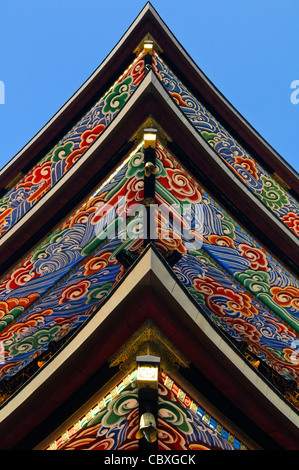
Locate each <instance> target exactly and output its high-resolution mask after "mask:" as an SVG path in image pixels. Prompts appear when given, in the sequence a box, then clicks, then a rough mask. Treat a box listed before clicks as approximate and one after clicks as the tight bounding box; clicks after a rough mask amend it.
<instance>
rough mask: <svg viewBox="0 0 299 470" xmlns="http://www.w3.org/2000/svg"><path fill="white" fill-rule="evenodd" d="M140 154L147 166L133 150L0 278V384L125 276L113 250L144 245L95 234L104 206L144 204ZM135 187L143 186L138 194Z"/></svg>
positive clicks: (105, 221)
mask: <svg viewBox="0 0 299 470" xmlns="http://www.w3.org/2000/svg"><path fill="white" fill-rule="evenodd" d="M89 137H91V134H90V135H89V136H86V138H89ZM136 152H137V153H138V161H139V167H140V165H141V166H142V165H143V154H142V151H140V150H139V151H138V149H137V150H136V151H133V152H131V154H130V155H129V156H128V158H127V159H126V160H125V162H126V163H125V164H123V165H120V166H119V167H118V169H117V170H116V172H115V173H114V174H113V177H112V178H111V179H108V181H107V183H104V184H102V185H101V186H100V187H99V189H98V190H96V191H95V192H94V194H93V196H91V197H89V198H88V199H87V200H86V201H84V202H82V204H81V206H80V207H79V208H78V209H77V210H76V211H74V213H72V214H70V215H69V217H68V218H66V219H65V220H63V221H62V222H61V225H60V227H58V228H56V230H55V231H54V232H53V233H52V234H50V235H49V236H48V237H47V238H46V239H44V240H42V241H41V242H40V244H39V245H38V246H37V247H36V248H35V249H34V250H33V251H32V252H31V253H29V254H28V255H27V256H26V258H25V259H23V260H20V264H19V266H17V267H16V268H13V269H12V270H11V272H9V273H7V274H6V275H5V276H4V277H3V278H2V279H1V283H0V341H1V344H3V345H4V348H5V361H4V362H2V363H1V364H0V379H2V378H9V377H12V376H13V375H15V374H16V373H17V372H19V371H20V370H22V368H23V367H25V366H26V365H27V364H29V363H30V361H32V360H33V358H35V357H37V356H38V355H39V354H41V353H42V352H43V351H46V350H47V348H48V345H49V343H50V342H51V341H57V340H59V339H61V338H62V337H63V336H65V335H66V334H67V333H68V332H69V331H71V330H72V329H74V328H77V327H78V326H79V325H80V324H81V323H82V322H84V321H85V320H86V319H87V318H88V317H89V316H90V315H91V314H92V313H93V311H94V308H95V305H100V303H101V302H103V300H104V299H105V298H106V296H107V295H109V293H110V292H111V291H112V290H113V288H114V287H115V285H117V283H118V282H119V281H120V279H121V277H122V276H123V274H124V270H123V267H122V265H120V263H119V262H118V261H117V260H116V257H115V255H116V253H117V252H118V251H119V250H120V249H122V247H125V246H126V247H127V249H132V250H136V249H138V246H139V245H141V244H142V240H139V239H138V238H136V239H133V240H131V239H129V238H128V237H127V238H124V239H121V238H120V237H117V236H115V237H111V238H107V236H106V237H104V238H103V239H100V238H99V237H98V234H99V232H101V231H102V230H103V228H104V227H105V226H106V225H107V224H109V223H110V222H111V220H110V219H109V217H108V218H107V217H106V212H104V211H103V210H102V207H104V206H105V204H108V203H109V204H110V205H111V207H114V206H113V204H114V205H115V207H116V208H117V210H118V211H119V212H120V213H122V211H124V210H125V206H126V204H127V203H128V201H126V198H125V197H123V196H126V195H127V194H129V196H130V199H131V200H133V202H138V201H140V196H139V193H140V189H139V186H138V185H139V183H140V182H141V183H143V181H142V180H141V179H140V178H139V176H140V171H139V170H138V166H136V164H135V163H134V164H133V161H134V162H136V158H135V153H136ZM131 160H132V162H131ZM132 168H134V169H135V170H134V171H132ZM136 168H137V171H136ZM126 174H128V175H131V176H130V177H127V176H126ZM136 176H137V177H136ZM134 187H136V188H138V189H137V190H135V191H133V189H132V188H134ZM120 201H123V202H122V203H120ZM114 213H115V211H114ZM135 218H136V217H135ZM131 219H132V220H131V224H133V223H134V218H133V217H131ZM116 235H117V234H116Z"/></svg>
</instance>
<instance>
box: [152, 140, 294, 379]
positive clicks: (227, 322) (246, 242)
mask: <svg viewBox="0 0 299 470" xmlns="http://www.w3.org/2000/svg"><path fill="white" fill-rule="evenodd" d="M157 157H158V159H159V160H160V161H161V162H162V163H163V165H162V168H163V170H162V171H161V172H160V173H158V174H157V184H156V199H157V202H158V204H159V205H165V206H170V204H172V207H174V206H175V204H176V207H178V208H179V209H178V210H177V211H176V217H177V220H176V221H175V216H174V218H173V222H172V223H171V220H170V219H167V223H168V225H166V223H165V220H164V219H163V215H162V217H161V216H160V218H159V224H158V234H159V240H157V242H156V246H157V247H160V250H161V252H163V250H164V251H167V250H169V249H177V250H178V251H180V252H181V253H182V258H181V260H180V261H179V262H178V263H177V264H176V265H175V266H174V268H173V269H174V272H175V274H176V275H177V277H178V279H179V280H180V281H181V282H182V284H183V285H184V286H185V287H186V288H187V290H188V292H189V293H190V294H191V295H192V297H193V298H194V299H195V300H196V301H197V302H198V304H199V305H200V306H201V308H202V309H203V310H204V311H205V312H206V314H207V315H208V316H209V317H210V318H211V319H212V320H213V321H214V323H215V324H217V325H218V326H219V327H220V328H221V329H222V330H223V331H225V332H226V333H228V335H229V336H230V337H231V338H233V339H234V340H236V341H239V342H241V341H246V343H247V344H248V346H249V348H250V349H251V350H252V351H253V352H254V353H255V354H256V355H257V356H258V357H259V358H260V359H262V360H263V361H265V362H266V363H267V364H268V365H270V366H271V367H272V368H273V369H274V370H276V371H278V372H279V373H280V374H281V375H283V376H284V377H286V378H288V379H293V380H296V382H297V383H298V380H299V360H298V353H297V349H298V346H299V340H298V339H297V337H298V331H299V310H298V306H299V303H298V302H299V285H298V280H297V279H296V278H295V277H294V276H293V275H292V274H291V273H289V272H288V271H287V270H286V269H285V268H284V267H283V266H282V265H281V264H280V263H279V261H278V260H277V259H275V257H274V256H273V255H271V254H270V253H268V252H266V250H265V249H264V248H263V247H262V246H260V245H259V244H258V242H257V241H256V240H254V238H253V237H252V236H251V234H250V233H249V232H247V231H246V230H245V229H244V228H243V227H241V226H240V225H239V224H238V222H237V221H235V220H234V219H233V218H232V217H231V216H230V215H229V214H228V213H227V212H226V211H225V210H224V209H223V208H222V207H221V206H220V205H219V204H218V203H217V201H215V200H214V199H213V198H212V197H211V196H210V195H209V194H208V193H207V192H206V191H205V189H204V188H203V187H202V186H201V185H199V183H198V182H197V181H195V180H194V179H193V178H192V177H191V176H190V175H189V174H188V173H187V172H186V170H185V169H184V167H183V166H182V165H181V164H180V163H179V162H178V161H176V160H175V158H174V156H173V155H172V154H171V153H170V152H169V151H167V150H166V149H165V148H164V147H163V146H162V145H161V144H158V148H157ZM160 166H161V165H160ZM186 203H189V206H188V207H191V209H192V211H193V213H192V214H191V218H190V220H189V221H188V218H186V216H185V214H184V211H185V209H184V207H186ZM184 205H185V206H184ZM199 209H200V210H199ZM180 217H181V219H180ZM180 224H181V226H182V225H183V224H185V225H187V227H186V229H185V231H184V232H182V231H178V230H177V229H178V227H179V225H180ZM188 226H189V228H188ZM193 227H195V230H194V228H193ZM176 233H178V234H179V235H178V236H176ZM184 233H185V237H186V238H185V240H184ZM164 234H165V235H164ZM190 239H193V240H194V241H195V242H196V243H194V244H193V242H192V243H191V246H189V245H190V243H189V240H190ZM188 243H189V244H188Z"/></svg>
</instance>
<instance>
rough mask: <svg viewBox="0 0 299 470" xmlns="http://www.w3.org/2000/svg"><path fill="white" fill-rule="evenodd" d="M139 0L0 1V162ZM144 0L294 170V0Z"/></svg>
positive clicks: (297, 111)
mask: <svg viewBox="0 0 299 470" xmlns="http://www.w3.org/2000/svg"><path fill="white" fill-rule="evenodd" d="M145 3H146V1H145V0H114V1H113V0H111V1H103V0H80V1H79V0H59V1H58V0H44V1H42V2H41V1H40V0H26V1H25V0H3V1H2V2H1V5H0V21H1V23H0V84H1V82H2V83H4V86H5V103H4V104H0V168H2V167H3V166H4V165H5V164H6V163H7V162H8V161H9V160H10V159H11V158H13V157H14V155H15V154H16V153H17V152H18V151H19V150H21V148H22V147H23V146H24V145H25V144H26V143H27V142H28V141H29V140H30V139H31V138H32V137H33V136H34V135H35V134H36V133H37V132H38V131H39V130H40V129H41V128H42V127H43V126H44V125H45V124H46V123H47V121H48V120H49V119H50V118H51V117H52V116H53V115H54V114H55V113H56V112H57V111H58V110H59V108H60V107H61V106H62V105H63V104H64V103H65V102H66V101H67V100H68V99H69V98H70V97H71V96H72V94H73V93H74V92H75V91H76V90H77V89H78V88H79V87H80V86H81V85H82V84H83V82H84V81H85V80H86V79H87V78H88V77H89V76H90V75H91V74H92V73H93V72H94V70H95V69H96V68H97V67H98V66H99V64H100V63H101V62H102V61H103V59H104V58H105V57H106V56H107V54H108V53H109V52H110V51H111V49H112V48H113V47H114V46H115V44H116V43H117V42H118V40H119V39H120V38H121V36H122V35H123V34H124V33H125V31H126V30H127V28H128V27H129V26H130V24H131V23H132V22H133V20H134V19H135V18H136V16H137V15H138V13H139V12H140V10H141V9H142V8H143V6H144V5H145ZM151 3H152V5H153V6H154V7H155V9H156V10H157V11H158V13H159V14H160V16H161V17H162V19H163V20H164V21H165V23H166V24H167V25H168V26H169V28H170V29H171V31H172V32H173V33H174V35H175V36H176V37H177V39H178V40H179V41H180V43H181V44H182V46H183V47H184V48H185V49H186V50H187V52H188V53H189V54H190V56H191V57H192V59H193V60H194V61H195V62H196V63H197V65H198V66H199V67H200V68H201V70H202V71H203V72H204V73H205V74H206V75H207V77H208V78H209V79H210V80H211V81H212V82H213V83H214V85H215V86H216V87H217V88H218V89H219V90H220V91H221V92H222V93H223V94H224V95H225V96H226V98H227V99H228V100H229V101H230V102H231V103H232V104H233V106H234V107H235V108H237V109H238V111H239V112H240V113H241V114H242V115H243V116H244V117H245V119H247V121H249V123H250V124H251V125H252V126H253V127H254V128H255V129H256V130H257V131H258V132H259V133H260V134H261V135H262V136H263V137H264V138H265V139H266V140H267V142H268V143H269V144H270V145H271V146H272V147H273V148H274V149H275V150H276V151H277V152H278V153H279V154H280V155H281V156H282V157H283V158H284V159H285V160H286V161H287V162H289V164H290V165H291V166H292V167H293V168H294V169H295V170H297V171H299V155H298V144H297V140H298V129H299V103H298V104H293V103H292V102H291V94H292V93H293V92H295V91H296V89H292V88H291V83H292V82H294V81H295V80H298V85H299V61H298V55H299V52H298V45H299V27H298V18H299V2H298V0H285V1H283V2H282V1H281V0H250V1H247V0H225V1H224V0H213V2H208V1H207V0H184V1H178V0H152V2H151ZM298 85H297V88H299V86H298ZM0 90H1V89H0ZM296 98H299V92H298V94H297V95H296ZM0 103H1V96H0Z"/></svg>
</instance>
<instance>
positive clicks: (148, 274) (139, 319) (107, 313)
mask: <svg viewBox="0 0 299 470" xmlns="http://www.w3.org/2000/svg"><path fill="white" fill-rule="evenodd" d="M161 279H163V282H162V281H161ZM149 291H150V292H151V295H149ZM141 298H143V299H144V302H145V301H146V299H150V301H151V302H154V303H155V302H156V301H157V302H158V304H157V308H156V311H157V314H155V309H153V310H152V311H151V312H150V313H149V311H147V309H145V308H144V307H142V308H140V307H141V306H140V305H139V310H138V315H137V314H136V309H135V308H132V305H133V302H136V300H137V299H139V302H141ZM155 299H156V300H155ZM157 299H158V300H157ZM159 302H162V303H161V304H160V303H159ZM163 305H164V307H163ZM167 311H170V317H168V314H167ZM165 312H166V313H165ZM148 316H152V317H153V320H154V321H155V322H156V323H157V325H158V327H159V328H161V330H163V331H164V334H166V336H169V338H170V339H171V341H172V343H173V344H175V346H176V347H178V348H179V349H180V350H181V352H182V353H183V354H184V355H185V356H186V357H187V358H189V360H191V361H192V363H193V364H194V365H195V366H196V367H198V368H199V369H200V370H201V372H202V373H204V374H206V375H207V376H208V377H209V380H210V381H211V382H213V383H214V385H215V386H216V387H220V388H221V392H222V393H224V394H225V395H226V396H228V397H229V398H230V399H231V400H232V401H234V402H235V403H236V404H237V406H238V407H239V408H240V409H241V410H242V412H244V413H245V414H247V415H248V414H249V416H250V418H251V419H253V420H254V421H255V422H256V424H257V425H259V426H261V428H262V429H263V430H264V432H266V433H268V434H269V435H270V436H271V437H273V438H274V439H275V440H276V441H277V442H279V443H280V444H281V445H284V446H286V448H296V446H297V444H298V437H299V435H298V429H299V426H298V424H299V417H298V413H297V412H296V411H295V410H294V409H292V407H290V405H289V404H288V403H287V402H286V401H285V400H283V399H282V398H281V397H280V396H279V395H278V394H277V393H276V392H275V390H274V389H273V388H272V387H271V386H270V384H268V383H267V382H266V381H265V380H264V379H263V377H262V376H261V375H260V374H259V373H258V371H256V369H254V368H253V367H252V366H251V365H250V364H249V363H246V362H245V361H244V359H243V358H242V356H241V355H240V354H239V353H238V351H237V350H235V349H234V348H233V347H232V345H231V344H230V342H228V340H227V339H226V338H225V337H224V336H223V335H222V334H221V332H220V331H219V330H217V329H215V326H213V324H212V323H211V321H210V320H209V319H208V318H207V317H206V315H205V314H204V313H203V312H202V311H201V309H200V306H198V305H197V304H196V303H195V302H194V301H193V300H192V299H191V298H190V296H188V294H187V293H186V291H185V289H184V288H183V286H182V285H181V284H180V282H179V280H178V279H177V278H176V276H175V275H174V273H173V272H172V270H171V269H170V268H169V267H168V265H167V263H166V262H165V261H164V260H163V259H162V258H161V256H160V255H159V254H158V253H157V252H156V250H155V249H153V248H151V247H149V248H148V249H147V250H146V251H145V252H144V253H143V255H141V257H140V258H139V259H138V260H137V262H135V264H134V265H133V266H132V268H131V270H130V271H129V272H128V273H127V275H126V276H125V277H124V278H123V280H122V281H121V282H120V283H119V285H118V286H117V288H116V289H115V290H114V291H113V293H112V294H111V295H110V296H109V297H108V298H107V300H106V301H105V302H104V303H103V304H102V306H101V307H100V308H99V309H98V310H97V311H96V312H95V313H94V315H93V316H92V317H90V319H89V320H88V321H87V322H86V323H84V324H83V325H82V327H81V328H80V329H79V330H78V331H77V333H76V334H75V335H74V336H73V337H72V338H71V339H70V340H69V341H68V342H67V343H66V345H65V346H64V347H63V348H62V349H61V350H60V351H59V352H58V353H57V354H56V355H55V356H54V357H53V358H52V359H51V360H50V361H49V362H48V363H46V365H45V366H44V367H43V368H42V369H40V370H39V372H38V373H37V374H36V375H35V376H33V377H32V379H31V380H30V381H29V382H28V383H27V384H25V385H24V386H23V387H22V388H21V389H20V390H19V391H18V392H17V393H16V394H15V395H14V396H12V397H11V398H10V399H9V400H8V401H7V402H6V404H5V405H4V406H3V407H2V408H1V410H0V432H1V435H2V436H3V438H2V448H3V449H5V448H11V447H12V446H13V445H15V444H16V443H17V442H18V441H19V440H20V439H22V438H23V437H25V435H26V434H28V433H29V432H30V430H33V429H34V428H35V427H36V426H38V425H39V424H41V423H42V422H43V420H44V419H46V418H47V417H48V416H49V415H50V414H51V413H52V412H53V411H54V410H55V409H57V407H59V406H60V405H62V404H63V403H64V401H65V400H66V399H67V398H68V397H69V396H70V395H71V394H72V393H74V392H75V391H76V390H77V389H78V387H80V386H81V385H82V384H83V383H84V382H85V381H86V380H87V379H88V378H89V377H91V376H92V375H93V374H95V373H96V371H97V370H98V369H99V368H100V367H101V366H102V365H103V364H104V363H105V362H106V361H108V360H109V357H110V356H111V355H112V354H113V353H114V352H115V350H116V348H117V347H120V346H121V345H122V344H123V343H124V341H126V340H128V339H129V338H130V336H132V334H134V332H135V331H136V329H137V328H139V327H140V325H141V324H142V323H143V322H144V321H145V320H146V319H147V318H148ZM120 318H121V319H122V321H121V322H120V321H119V320H120ZM124 318H125V319H126V321H124ZM115 325H119V328H117V329H116V328H115ZM54 392H55V393H54ZM36 401H38V402H39V407H35V406H34V403H36ZM19 420H22V426H18V425H17V423H18V421H19ZM278 422H279V423H280V424H279V425H278ZM275 423H277V424H275ZM7 429H14V432H13V433H11V432H6V431H7ZM294 446H295V447H294Z"/></svg>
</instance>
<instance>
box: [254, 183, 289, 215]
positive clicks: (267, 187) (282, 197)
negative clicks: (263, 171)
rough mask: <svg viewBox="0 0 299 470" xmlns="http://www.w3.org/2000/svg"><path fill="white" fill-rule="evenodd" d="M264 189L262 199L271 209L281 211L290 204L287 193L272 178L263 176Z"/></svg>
mask: <svg viewBox="0 0 299 470" xmlns="http://www.w3.org/2000/svg"><path fill="white" fill-rule="evenodd" d="M261 180H262V181H263V189H262V192H261V194H260V198H261V199H262V201H263V202H264V204H266V205H267V206H268V207H269V208H270V209H273V210H275V209H280V208H281V207H283V206H284V205H285V204H288V203H289V199H288V197H287V195H286V193H285V192H284V191H283V190H282V189H281V188H280V186H278V185H277V184H276V183H275V182H274V181H273V180H272V178H267V177H265V176H261Z"/></svg>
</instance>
